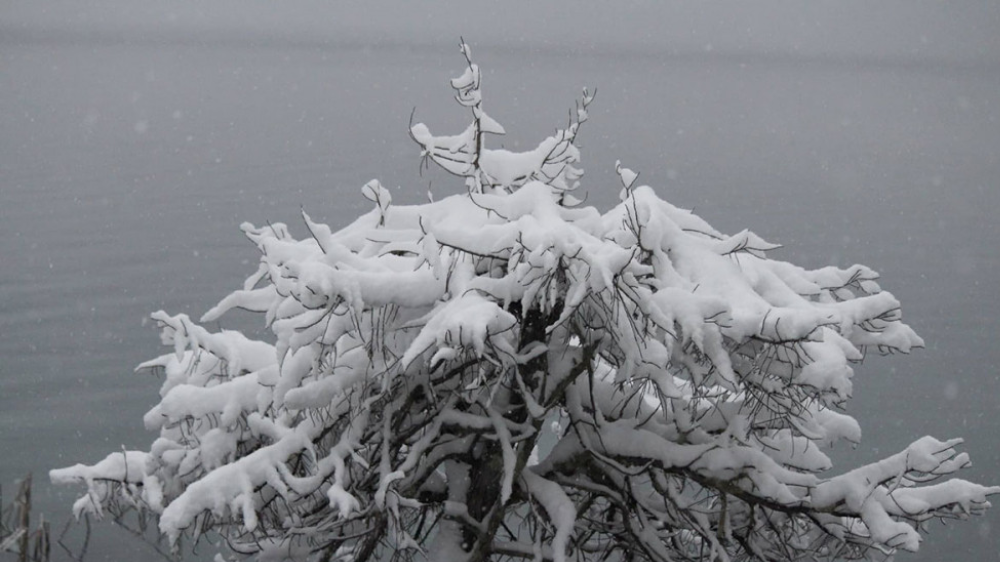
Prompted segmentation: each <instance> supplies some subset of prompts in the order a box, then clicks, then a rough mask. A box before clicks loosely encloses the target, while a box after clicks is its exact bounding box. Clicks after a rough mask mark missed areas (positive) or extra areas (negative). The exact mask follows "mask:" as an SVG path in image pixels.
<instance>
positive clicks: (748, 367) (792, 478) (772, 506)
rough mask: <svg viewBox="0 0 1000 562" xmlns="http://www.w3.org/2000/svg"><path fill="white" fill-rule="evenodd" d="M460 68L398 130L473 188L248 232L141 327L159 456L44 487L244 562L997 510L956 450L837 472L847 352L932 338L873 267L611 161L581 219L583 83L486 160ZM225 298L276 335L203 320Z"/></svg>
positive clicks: (726, 537)
mask: <svg viewBox="0 0 1000 562" xmlns="http://www.w3.org/2000/svg"><path fill="white" fill-rule="evenodd" d="M462 53H463V54H464V55H465V57H466V61H467V68H466V69H465V71H464V73H463V74H462V75H461V76H460V77H458V78H456V79H454V80H453V81H452V82H451V86H452V87H453V88H454V89H455V91H456V92H457V93H456V99H457V101H458V102H459V103H460V104H461V105H462V106H464V107H466V108H469V109H470V110H471V112H472V115H473V123H472V124H471V125H470V126H469V128H467V129H466V130H465V131H464V132H463V133H461V134H459V135H455V136H433V135H431V133H430V131H429V129H428V128H427V127H426V126H425V125H423V124H419V123H418V124H415V125H412V126H411V128H410V130H411V134H412V136H413V138H414V140H415V141H416V142H417V143H418V144H419V145H420V147H421V151H422V154H423V156H425V157H426V158H429V159H430V160H431V161H433V162H435V163H436V164H439V165H440V166H442V167H443V168H444V169H446V170H448V171H449V172H452V173H453V174H455V175H457V176H460V177H462V178H464V179H465V181H466V187H467V193H463V194H461V195H454V196H451V197H447V198H445V199H443V200H440V201H436V202H431V203H427V204H423V205H413V206H401V205H393V204H392V202H391V197H389V193H388V191H387V190H386V189H385V188H383V187H382V186H381V185H380V184H379V183H378V182H377V181H375V180H373V181H372V182H369V183H368V184H366V185H365V186H364V188H363V190H362V191H363V194H364V196H365V197H366V198H368V199H369V200H371V201H372V202H373V203H374V207H373V209H372V210H371V211H370V212H368V213H367V214H364V215H362V216H361V217H359V218H358V219H357V220H355V221H354V222H353V223H352V224H350V225H347V226H345V227H343V228H341V229H340V230H336V231H334V229H331V228H330V227H328V226H327V225H323V224H319V223H316V222H314V221H313V220H312V219H311V218H310V217H309V216H308V215H307V214H305V213H303V215H302V220H303V226H302V227H299V228H298V230H300V231H301V232H302V234H301V235H300V236H298V237H296V236H295V235H293V234H292V230H293V229H292V228H290V227H288V226H286V225H284V224H280V223H275V224H269V225H267V226H262V227H256V226H253V225H251V224H244V225H243V227H242V228H243V231H244V233H245V234H246V236H247V237H248V238H249V239H250V240H251V241H252V242H253V244H255V245H256V247H257V249H258V251H259V252H260V255H261V258H260V263H259V266H258V269H257V271H256V272H255V273H253V274H252V275H251V276H250V277H249V278H248V279H247V281H246V282H245V283H244V286H243V287H242V288H241V289H239V290H236V291H234V292H232V293H231V294H229V295H228V296H227V297H225V298H224V299H222V301H221V302H220V303H219V304H218V305H217V306H216V307H214V308H212V309H211V310H209V311H208V312H207V313H206V314H205V315H204V316H203V317H202V318H201V319H200V321H199V322H195V321H193V320H192V319H190V318H188V317H187V316H185V315H183V314H181V315H176V316H171V315H169V314H167V313H165V312H157V313H155V314H154V315H153V317H154V319H155V320H156V321H157V323H158V325H159V326H160V328H161V334H162V339H163V342H164V343H165V344H167V345H168V346H171V347H172V352H171V353H169V354H166V355H163V356H161V357H159V358H156V359H153V360H151V361H149V362H146V363H144V364H142V365H140V367H139V368H140V369H155V370H159V371H162V372H163V373H165V382H164V385H163V388H162V390H161V401H160V403H159V404H158V405H157V406H155V407H154V408H153V409H152V410H151V411H150V412H149V413H148V414H147V415H146V417H145V423H146V426H147V427H148V428H149V429H150V430H153V431H158V432H159V438H158V439H157V440H156V441H155V442H154V443H153V444H152V446H151V448H150V451H148V452H129V453H127V454H125V455H123V454H122V453H113V454H112V455H110V456H109V457H108V458H107V459H105V460H104V461H102V462H100V463H98V464H97V465H94V466H90V467H88V466H84V465H77V466H75V467H71V468H66V469H61V470H56V471H53V472H52V478H53V480H55V481H58V482H72V481H84V482H86V483H87V485H88V494H87V495H86V496H85V497H84V498H82V499H81V500H80V501H79V502H77V504H76V506H75V507H74V510H75V511H76V512H77V513H83V512H95V513H100V512H102V510H104V509H106V508H108V506H118V507H120V506H122V505H130V506H134V507H136V508H138V509H143V510H147V511H150V512H152V513H154V514H156V515H157V516H158V517H159V526H160V530H161V532H162V533H164V534H165V535H166V536H167V537H169V538H170V540H171V541H177V540H178V538H179V537H180V536H182V535H184V534H190V535H194V536H197V535H198V534H200V533H201V532H202V531H204V530H208V529H214V530H221V531H222V532H223V533H225V534H226V536H227V537H228V539H229V540H230V542H231V544H232V545H234V548H236V549H237V550H239V551H244V552H247V553H256V554H258V555H259V556H260V557H261V558H262V559H272V558H274V559H280V558H281V557H283V556H288V557H292V558H301V559H317V560H369V559H371V560H374V559H376V558H377V557H378V556H379V554H378V553H379V552H382V551H384V550H386V549H391V550H394V551H398V552H403V553H411V554H412V553H417V552H423V553H425V554H426V555H427V557H428V558H429V559H430V560H485V559H488V558H490V557H497V556H509V557H513V558H532V559H551V560H555V561H562V560H567V559H570V558H574V559H578V558H581V557H584V558H585V557H587V556H590V555H591V553H595V552H596V553H600V552H611V551H613V550H615V549H628V550H629V552H633V553H636V554H637V555H638V556H639V557H640V559H643V560H675V559H685V560H686V559H704V560H709V559H711V560H716V559H718V560H731V559H732V560H735V559H761V560H772V559H781V560H786V559H798V558H799V557H802V556H805V555H806V554H809V555H810V556H814V557H815V558H816V559H842V558H857V557H861V556H866V555H867V554H868V553H870V552H891V551H893V550H894V549H904V550H911V551H912V550H916V549H917V548H918V546H919V541H920V534H919V530H920V527H921V524H922V523H924V522H925V521H927V520H929V519H932V518H937V517H965V516H968V515H973V514H979V513H982V512H983V511H984V510H985V509H986V508H987V507H988V506H989V503H988V502H987V501H986V498H987V496H988V495H990V494H995V493H998V492H1000V488H995V487H994V488H990V487H984V486H980V485H977V484H972V483H969V482H965V481H962V480H949V481H945V482H943V483H936V484H926V483H927V482H929V481H931V480H935V479H937V478H939V477H942V476H947V475H950V474H952V473H954V472H956V471H957V470H959V469H961V468H963V467H964V466H967V465H968V457H967V456H966V455H965V454H964V453H961V454H960V453H958V452H957V451H956V450H955V447H956V446H957V445H958V444H959V443H960V440H949V441H939V440H937V439H933V438H930V437H925V438H923V439H920V440H918V441H916V442H915V443H914V444H912V445H911V446H910V447H909V448H907V449H906V450H905V451H903V452H901V453H899V454H897V455H895V456H892V457H890V458H888V459H885V460H883V461H881V462H879V463H874V464H871V465H868V466H864V467H860V468H857V469H854V470H852V471H848V472H844V473H842V474H839V475H835V476H831V475H829V474H828V473H830V472H831V470H832V463H831V461H830V459H829V457H828V456H827V455H826V453H825V452H824V450H826V449H828V448H829V447H830V446H831V445H832V444H834V443H836V442H838V441H842V440H847V441H850V442H858V441H859V440H860V438H861V429H860V427H859V425H858V423H857V422H856V421H855V420H854V419H853V418H851V417H850V416H848V415H846V414H844V413H842V412H841V411H839V407H840V406H842V405H843V404H844V403H845V402H846V401H847V400H848V399H849V398H850V396H851V392H852V376H853V370H852V365H853V364H855V363H857V362H859V361H861V359H862V358H863V357H864V355H865V352H866V351H867V350H876V351H881V352H897V351H898V352H909V351H910V350H911V349H913V348H916V347H920V346H922V345H923V342H922V340H921V339H920V338H919V337H918V336H917V335H916V334H915V333H914V331H913V330H912V329H910V328H909V327H908V326H907V325H906V324H904V323H903V322H902V321H901V315H900V304H899V302H898V301H897V300H896V299H895V298H894V297H893V296H892V294H890V293H889V292H887V291H884V290H882V289H881V287H880V286H879V284H878V283H877V279H878V275H877V274H876V273H875V272H874V271H872V270H871V269H869V268H868V267H865V266H862V265H853V266H850V267H846V268H839V267H832V266H831V267H824V268H821V269H816V270H809V269H805V268H802V267H799V266H796V265H793V264H790V263H787V262H784V261H781V260H778V259H775V258H773V257H772V256H771V254H772V253H773V252H772V251H773V250H774V249H775V248H776V247H777V246H775V245H773V244H770V243H768V242H766V241H764V240H762V239H761V238H760V237H759V236H757V235H755V234H753V233H752V232H750V231H749V230H744V231H742V232H739V233H737V234H735V235H726V234H723V233H720V232H718V231H717V230H715V229H714V228H712V227H711V226H710V225H709V224H707V223H706V222H705V221H704V220H702V219H701V218H699V217H698V216H696V215H694V214H692V213H691V212H689V211H687V210H684V209H680V208H677V207H675V206H673V205H671V204H670V203H668V202H666V201H664V200H662V199H660V198H659V197H658V196H657V195H656V193H655V191H654V190H653V189H652V188H650V187H648V186H644V185H636V183H637V181H636V178H637V175H636V174H635V173H634V172H631V171H630V170H627V169H625V168H621V167H620V166H619V174H620V176H621V178H622V183H623V185H624V187H625V188H624V189H623V190H622V200H621V202H620V203H619V204H618V205H617V206H615V207H614V208H612V209H610V210H608V211H606V212H604V213H602V212H600V211H598V210H597V209H594V208H592V207H574V206H572V203H573V201H572V200H571V199H568V198H567V192H568V191H569V190H571V189H572V188H574V187H575V186H576V183H577V181H578V180H579V178H580V174H581V172H580V170H578V169H577V168H575V167H574V166H575V165H576V164H578V162H579V160H580V153H579V150H578V149H577V147H576V146H575V145H574V141H575V139H576V134H577V132H578V130H579V126H580V124H582V123H583V122H585V121H586V119H587V107H588V106H589V104H590V103H591V102H592V101H593V96H591V95H589V94H587V93H585V94H584V98H583V101H582V102H581V104H580V106H579V109H578V111H577V113H576V119H575V121H573V122H572V123H571V124H570V125H569V127H568V128H566V129H562V130H559V131H558V132H557V133H556V134H555V135H554V136H552V137H550V138H548V139H546V140H544V141H543V142H542V143H540V144H539V146H538V148H536V149H534V150H532V151H528V152H525V153H511V152H507V151H502V150H490V149H487V148H485V147H484V145H483V140H482V138H483V135H484V134H485V133H490V134H502V133H503V127H502V126H500V125H499V124H498V123H497V122H496V121H494V120H493V119H492V118H490V117H489V116H487V115H486V113H485V112H484V111H483V110H482V94H481V90H480V87H481V75H480V72H479V69H478V67H477V66H476V65H475V64H473V63H472V61H471V55H470V54H469V50H468V47H467V46H466V45H464V43H463V46H462ZM234 308H240V309H244V310H249V311H253V312H256V313H260V314H261V315H262V316H263V321H264V322H265V323H266V325H267V326H268V327H269V328H270V332H271V338H270V339H268V340H267V341H256V340H253V339H249V338H247V337H246V336H244V335H242V334H240V333H237V332H232V331H226V330H222V331H211V330H209V329H207V328H204V327H202V326H201V325H200V323H214V322H217V321H219V320H220V319H222V318H224V317H225V316H224V315H225V313H226V312H227V311H229V310H231V309H234ZM545 436H547V437H545ZM546 440H547V441H548V442H551V443H554V445H552V446H551V447H545V448H540V447H539V446H538V444H539V442H540V441H546ZM519 506H520V507H519ZM431 520H433V521H436V522H437V523H436V524H435V525H431V524H430V522H431ZM431 528H435V531H433V532H431V530H430V529H431ZM310 557H312V558H310Z"/></svg>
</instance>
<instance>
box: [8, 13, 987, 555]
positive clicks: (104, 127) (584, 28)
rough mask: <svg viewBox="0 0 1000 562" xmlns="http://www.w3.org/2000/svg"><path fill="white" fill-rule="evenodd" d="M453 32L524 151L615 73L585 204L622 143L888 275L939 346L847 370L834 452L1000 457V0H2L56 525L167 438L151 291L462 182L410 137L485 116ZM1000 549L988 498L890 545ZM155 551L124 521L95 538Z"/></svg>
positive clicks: (25, 330)
mask: <svg viewBox="0 0 1000 562" xmlns="http://www.w3.org/2000/svg"><path fill="white" fill-rule="evenodd" d="M460 36H461V37H464V38H465V40H466V41H467V42H468V43H469V44H470V46H471V48H472V53H473V56H474V58H475V61H476V62H477V63H478V64H479V65H480V67H481V68H482V69H483V72H484V85H483V89H484V100H485V101H484V107H485V108H486V109H487V111H488V112H489V113H490V115H491V116H493V117H494V118H495V119H497V120H498V121H499V122H500V123H502V124H503V125H504V126H505V127H506V129H507V131H508V132H509V134H508V135H507V136H505V137H493V138H490V139H489V141H488V142H491V143H492V146H498V145H501V144H502V145H503V146H505V147H506V148H509V149H512V150H516V149H519V148H520V149H522V150H523V149H527V148H531V147H533V146H534V145H535V144H536V143H537V142H538V141H540V140H541V139H542V138H544V137H545V136H546V135H548V134H551V132H552V131H553V129H554V128H555V127H557V126H561V125H563V124H565V122H566V119H567V111H568V109H569V108H570V107H572V105H573V101H574V99H575V98H577V97H578V96H579V92H580V89H581V88H582V87H584V86H588V87H590V88H591V89H594V88H596V89H597V90H598V95H597V99H596V101H595V102H594V104H593V105H592V106H591V111H590V121H588V122H587V123H586V125H584V127H583V129H582V132H581V136H580V138H581V144H582V146H583V163H584V168H585V169H586V171H587V174H586V176H585V177H584V179H583V182H582V187H581V192H583V193H586V194H588V200H587V203H588V204H593V205H595V206H597V207H598V208H599V209H601V210H606V209H608V208H610V207H611V206H612V205H613V204H614V203H616V202H617V194H618V191H619V188H620V184H619V183H618V179H617V177H616V176H615V174H614V162H615V160H617V159H621V160H622V163H623V165H625V166H628V167H629V168H632V169H633V170H635V171H637V172H639V173H640V177H639V182H640V183H645V184H649V185H651V186H653V187H654V188H655V189H656V191H657V193H658V194H659V195H660V196H661V197H664V198H665V199H667V200H669V201H671V202H672V203H674V204H675V205H678V206H680V207H686V208H693V209H694V210H695V211H696V212H697V213H698V214H700V215H701V216H702V217H703V218H705V219H706V220H708V221H709V222H710V223H711V224H712V225H713V226H715V227H716V228H718V229H719V230H722V231H723V232H728V233H735V232H738V231H740V230H742V229H743V228H750V229H751V230H753V231H754V232H756V233H757V234H759V235H760V236H762V237H763V238H765V239H766V240H768V241H770V242H775V243H781V244H783V245H784V246H785V247H784V248H783V249H781V250H778V251H777V252H776V253H775V254H774V256H775V257H777V258H779V259H784V260H788V261H791V262H793V263H796V264H799V265H802V266H806V267H821V266H824V265H830V264H832V265H838V266H842V267H843V266H849V265H851V264H853V263H863V264H866V265H869V266H871V267H873V268H874V269H875V270H877V271H879V272H880V273H882V276H883V277H882V280H881V282H882V286H883V288H885V289H887V290H889V291H891V292H892V293H893V294H895V295H896V296H897V297H898V298H899V299H900V300H901V301H902V303H903V318H904V320H905V321H906V322H907V323H909V324H910V325H911V326H912V327H913V328H914V329H915V330H916V331H917V333H919V334H920V335H921V336H922V337H923V338H924V339H925V341H926V342H927V348H926V349H923V350H918V351H916V352H914V353H913V354H912V355H910V356H899V357H893V358H889V359H881V358H878V357H869V359H868V360H867V361H866V362H865V363H864V365H862V366H860V367H858V368H856V375H855V385H854V394H855V398H854V400H853V401H852V402H850V403H849V407H848V411H849V413H851V414H853V415H855V416H856V417H857V418H858V420H859V421H860V423H861V425H862V429H863V430H864V440H863V441H862V443H861V445H860V446H859V447H857V449H856V450H851V449H850V448H847V447H843V446H841V447H840V448H839V449H838V450H837V451H836V454H835V457H834V460H835V462H836V463H837V464H836V466H835V468H834V472H841V471H844V470H847V469H849V468H851V467H852V466H854V465H857V464H859V463H862V462H871V461H874V460H878V459H880V458H882V457H885V456H887V455H889V454H892V453H894V452H896V451H898V450H901V449H903V448H905V447H906V446H907V445H908V444H909V443H910V442H911V441H913V440H915V439H917V438H919V437H920V436H922V435H925V434H931V435H934V436H936V437H939V438H950V437H956V436H960V437H965V438H966V444H965V446H964V447H963V449H962V450H964V451H968V452H969V453H970V454H971V455H972V460H973V466H972V468H970V469H969V470H967V471H965V472H964V474H962V477H963V478H966V479H969V480H973V481H978V482H980V483H983V484H1000V437H998V435H1000V367H998V365H1000V346H998V344H997V338H998V335H1000V297H998V295H997V289H998V287H1000V284H998V281H997V280H998V279H1000V221H998V220H997V217H996V214H997V212H998V210H1000V4H998V3H992V2H953V3H944V2H914V1H902V0H900V1H892V2H878V3H872V2H855V1H848V2H843V1H841V2H752V3H751V2H743V1H737V0H732V1H725V2H692V3H682V2H656V3H653V2H625V3H621V4H612V3H607V2H598V1H596V0H592V1H584V2H573V1H570V0H560V1H555V2H545V3H533V2H526V1H514V2H505V3H489V4H485V5H474V4H471V3H464V4H463V3H453V2H444V1H434V2H422V3H403V2H399V3H391V2H379V1H371V2H357V1H352V2H327V1H323V2H320V1H291V2H264V1H259V0H252V1H248V0H223V1H216V2H152V1H145V0H95V1H90V2H86V3H81V2H76V1H37V2H15V1H11V0H0V484H2V485H3V490H4V492H5V495H4V498H5V501H8V499H9V498H10V497H11V496H12V495H13V490H14V482H15V480H17V479H19V478H21V477H23V476H24V475H25V474H27V473H28V472H34V474H35V490H34V499H35V515H36V516H37V514H38V513H44V514H45V517H46V518H47V519H48V520H50V521H53V522H54V524H53V527H54V530H55V534H56V535H58V532H59V531H60V530H61V529H62V525H63V524H64V522H65V520H66V519H67V518H68V517H69V510H70V506H71V504H72V501H73V500H74V499H75V498H76V497H77V496H78V495H79V494H80V493H81V492H82V489H70V488H58V489H56V488H54V487H52V486H50V485H49V484H48V482H47V472H48V470H50V469H52V468H57V467H63V466H68V465H71V464H75V463H77V462H86V463H93V462H96V461H98V460H100V459H102V458H104V456H106V455H107V454H109V453H111V452H114V451H118V450H121V447H122V446H123V445H124V446H125V447H126V448H130V449H148V446H149V443H151V442H152V440H153V439H154V438H155V437H156V436H155V435H154V434H151V433H148V432H146V431H145V430H144V429H143V427H142V415H143V414H144V413H145V412H146V411H147V410H148V409H149V408H150V407H152V406H153V405H154V404H155V403H156V402H157V398H158V395H157V390H158V388H159V385H160V381H159V380H157V379H156V378H155V377H150V376H148V375H137V374H133V373H132V368H133V367H134V366H135V365H137V364H138V363H140V362H141V361H144V360H146V359H149V358H152V357H155V356H157V355H160V354H163V353H166V352H168V351H169V350H167V349H164V348H162V347H161V346H160V344H159V338H158V336H157V331H156V329H155V327H154V326H153V325H152V323H151V322H149V321H148V320H147V319H148V316H149V313H150V312H152V311H155V310H157V309H161V308H162V309H165V310H167V311H168V312H170V313H172V314H175V313H179V312H185V313H188V314H191V315H192V316H194V317H197V316H200V315H201V314H202V313H203V312H204V311H205V310H207V309H208V308H210V307H211V306H213V305H214V304H215V303H216V302H218V300H220V299H221V298H222V297H224V296H225V295H226V294H228V293H229V292H230V291H231V290H234V289H236V288H238V287H239V286H240V285H241V284H242V281H243V279H244V278H245V277H246V276H247V275H249V274H250V273H252V272H253V271H254V270H256V263H257V259H258V255H257V252H256V249H255V248H254V247H253V245H252V244H251V243H250V242H248V241H247V240H245V239H244V238H243V236H242V234H241V232H240V231H239V228H238V226H239V224H240V223H241V222H242V221H250V222H253V223H256V224H262V223H265V222H267V221H272V222H286V223H288V224H289V225H290V226H291V227H292V229H293V231H294V232H298V233H299V234H303V232H304V230H303V227H302V225H301V220H300V218H299V217H300V215H299V213H300V210H301V209H305V210H306V211H307V212H308V213H309V214H310V215H311V216H312V217H313V219H314V220H320V221H323V222H326V223H328V224H329V225H330V226H331V227H332V228H333V229H335V230H336V229H337V228H339V227H342V226H345V225H346V224H347V223H348V222H349V221H351V220H352V219H353V218H354V217H356V216H357V215H358V214H360V213H362V212H365V211H367V210H368V209H369V207H370V203H369V202H368V201H366V200H365V199H364V198H362V197H361V196H360V189H361V186H362V185H363V184H364V183H365V182H367V181H368V180H369V179H372V178H378V179H379V180H380V181H381V182H382V183H383V185H385V186H387V187H389V188H390V189H391V190H392V194H393V198H394V202H395V203H396V204H403V203H407V202H410V203H414V202H419V201H423V200H425V199H426V197H427V192H428V190H429V191H431V192H432V193H433V194H434V196H435V197H436V198H440V197H443V196H446V195H450V194H453V193H458V192H460V191H462V190H463V189H464V188H463V187H462V185H461V182H459V181H458V180H457V179H454V178H450V177H447V176H445V175H443V174H441V173H439V172H437V171H435V170H431V171H429V172H425V173H424V174H423V175H422V176H421V175H419V174H418V164H419V155H418V150H417V147H416V145H415V144H413V143H412V142H411V141H410V139H409V138H408V136H407V133H406V127H407V123H408V121H409V116H410V113H411V111H414V109H415V120H416V121H423V122H425V123H427V124H428V126H430V128H431V130H433V131H435V132H436V133H438V134H444V133H447V132H458V131H460V130H462V129H463V128H464V126H465V125H466V123H467V120H468V115H467V112H466V111H464V110H463V109H462V108H460V107H459V106H458V105H457V104H455V103H454V101H453V100H452V99H451V97H450V96H451V90H450V88H449V87H448V83H447V80H448V79H449V78H452V77H454V76H457V75H458V74H460V73H461V71H462V68H463V64H464V60H463V59H462V57H461V55H460V54H459V52H458V41H459V37H460ZM397 186H398V188H397ZM254 320H255V321H256V319H254ZM222 326H223V327H246V326H247V323H246V319H245V318H236V319H235V320H228V319H226V318H223V322H222ZM997 501H1000V500H996V501H995V502H994V503H997ZM78 531H79V529H76V532H77V535H76V538H77V539H78V538H79V532H78ZM76 544H78V543H76ZM57 550H58V549H57ZM214 552H215V550H214V549H212V548H210V547H207V545H203V547H202V548H201V549H199V553H200V556H199V557H198V558H199V559H210V558H211V555H212V554H214ZM998 552H1000V510H995V511H991V512H989V513H988V514H987V516H986V517H984V518H979V519H976V520H972V521H970V522H958V523H950V524H949V525H947V526H942V525H941V524H939V523H937V522H934V523H932V524H931V525H930V533H929V534H928V537H927V541H926V542H925V543H924V545H923V547H922V548H921V551H920V552H919V553H918V554H915V555H909V554H900V555H899V556H898V560H900V561H903V562H905V561H911V562H918V561H920V562H929V561H938V560H948V561H951V560H963V561H985V560H998V559H1000V555H998ZM55 554H56V559H57V560H60V559H65V558H64V557H62V556H61V555H62V553H61V551H60V552H56V553H55ZM151 556H155V554H154V553H152V551H151V550H150V549H148V548H147V547H145V546H143V545H142V544H140V543H139V542H138V541H136V540H135V539H134V538H132V537H130V536H129V535H128V534H126V533H125V532H123V531H121V530H119V529H116V528H114V527H113V526H111V525H110V524H106V525H98V526H96V527H95V535H94V537H93V540H92V544H91V546H90V550H89V552H88V555H87V557H86V559H85V560H88V561H89V560H145V559H150V557H151Z"/></svg>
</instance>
